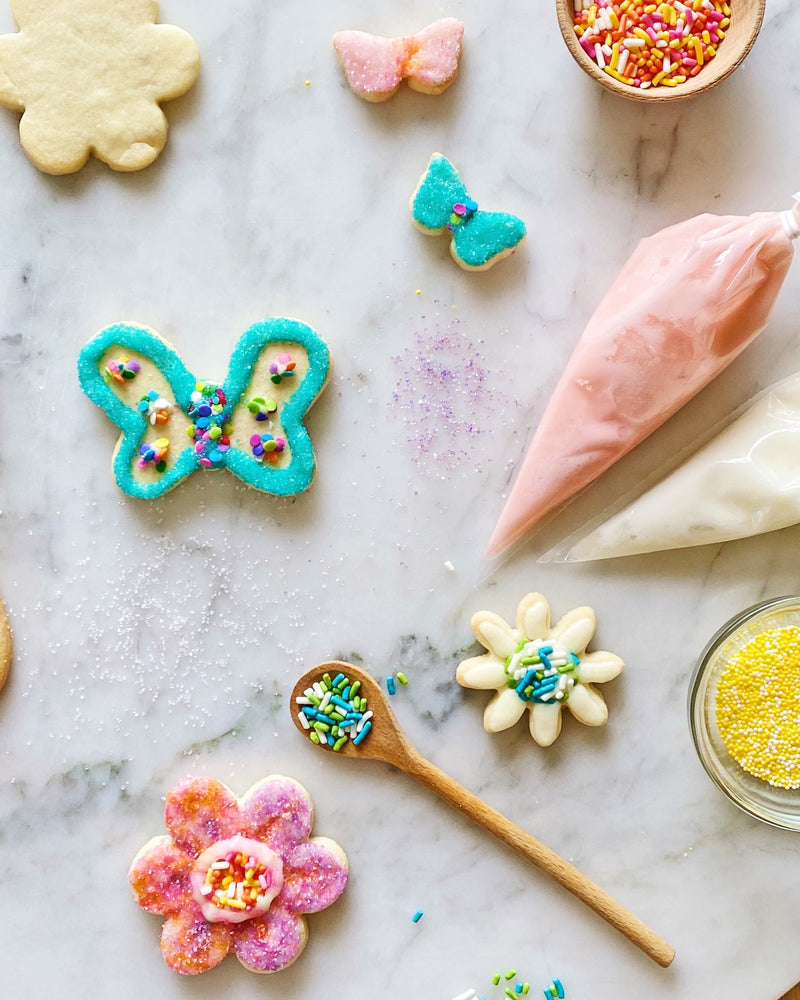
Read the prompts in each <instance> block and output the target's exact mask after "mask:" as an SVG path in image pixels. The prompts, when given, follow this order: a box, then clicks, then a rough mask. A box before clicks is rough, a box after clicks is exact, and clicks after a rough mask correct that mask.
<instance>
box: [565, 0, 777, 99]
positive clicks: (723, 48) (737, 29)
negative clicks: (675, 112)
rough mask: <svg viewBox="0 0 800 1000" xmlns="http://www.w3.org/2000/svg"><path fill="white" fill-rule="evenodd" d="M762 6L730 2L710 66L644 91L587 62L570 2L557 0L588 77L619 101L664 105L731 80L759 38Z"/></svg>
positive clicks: (754, 0) (753, 0)
mask: <svg viewBox="0 0 800 1000" xmlns="http://www.w3.org/2000/svg"><path fill="white" fill-rule="evenodd" d="M765 2H766V0H729V3H730V5H731V8H732V10H731V23H730V25H729V26H728V30H727V31H726V33H725V37H724V38H723V39H722V41H721V42H720V43H719V47H718V48H717V54H716V56H715V57H714V58H713V59H712V60H711V62H709V63H707V64H706V65H705V66H704V67H703V68H702V69H701V70H700V72H699V73H698V74H697V75H696V76H692V77H689V79H688V80H687V81H686V82H685V83H679V84H678V85H677V86H676V87H649V88H648V89H647V90H640V89H639V88H638V87H629V86H627V85H626V84H624V83H620V82H619V80H615V79H614V77H613V76H610V75H609V74H608V73H604V72H603V70H602V69H600V67H599V66H598V65H597V63H596V62H595V61H594V60H593V59H590V58H589V56H588V55H587V54H586V52H585V51H584V50H583V48H581V45H580V43H579V42H578V36H577V35H576V34H575V28H574V6H573V0H556V11H557V13H558V24H559V27H560V28H561V34H562V36H563V38H564V41H565V42H566V43H567V48H568V49H569V50H570V52H571V53H572V57H573V59H574V60H575V62H577V64H578V65H579V66H580V68H581V69H582V70H583V71H584V73H588V75H589V76H590V77H591V78H592V79H593V80H596V81H597V83H599V84H600V85H601V86H602V87H605V88H606V90H610V91H611V92H612V93H614V94H619V95H620V96H621V97H627V98H629V99H630V100H634V101H656V102H659V101H661V102H666V101H679V100H681V98H684V97H691V96H693V95H694V94H702V93H703V91H705V90H710V89H711V88H712V87H714V86H716V85H717V84H718V83H719V82H720V80H724V79H725V77H726V76H730V74H731V73H732V72H733V71H734V70H735V69H736V67H737V66H739V64H740V63H742V62H743V61H744V58H745V56H746V55H747V53H748V52H749V51H750V49H751V48H752V46H753V42H755V40H756V38H757V37H758V33H759V31H760V30H761V22H762V21H763V20H764V6H765Z"/></svg>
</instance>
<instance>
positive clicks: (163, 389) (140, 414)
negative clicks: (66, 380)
mask: <svg viewBox="0 0 800 1000" xmlns="http://www.w3.org/2000/svg"><path fill="white" fill-rule="evenodd" d="M78 377H79V380H80V384H81V388H82V389H83V391H84V392H85V393H86V395H87V396H88V397H89V399H91V400H92V402H93V403H96V404H97V406H99V407H100V408H101V409H102V410H104V411H105V413H106V415H107V416H108V417H109V419H110V420H111V421H112V422H113V423H114V424H116V426H117V427H118V428H119V429H120V431H121V434H120V438H119V441H118V442H117V447H116V449H115V451H114V456H113V471H114V478H115V479H116V481H117V484H118V486H119V487H120V489H121V490H123V491H124V492H125V493H127V494H128V495H129V496H133V497H138V498H140V499H153V498H155V497H160V496H163V494H164V493H166V492H167V491H168V490H171V489H172V488H173V487H174V486H177V484H178V483H179V482H181V480H183V479H185V478H186V477H187V476H188V475H189V474H190V473H191V472H192V471H193V470H194V469H196V468H197V465H198V462H197V459H196V457H195V452H194V448H193V447H192V445H191V441H190V438H189V436H188V435H187V430H188V429H190V428H191V426H192V421H191V420H190V419H189V417H188V416H187V411H188V408H189V405H190V402H191V394H192V392H193V391H194V389H195V378H194V376H193V375H192V374H191V373H190V372H189V371H188V370H187V369H186V367H185V366H184V364H183V362H182V361H181V359H180V358H179V357H178V355H177V354H176V352H175V351H174V349H173V348H172V347H171V346H170V345H169V344H168V343H167V342H166V341H165V340H163V339H162V338H161V337H159V336H158V334H156V333H153V331H152V330H148V329H147V328H146V327H142V326H137V325H135V324H131V323H117V324H115V325H113V326H109V327H106V328H105V329H104V330H101V331H100V333H99V334H98V335H97V336H96V337H95V338H94V339H93V340H91V341H90V342H89V343H88V344H87V345H86V346H85V347H84V348H83V350H82V351H81V353H80V357H79V359H78Z"/></svg>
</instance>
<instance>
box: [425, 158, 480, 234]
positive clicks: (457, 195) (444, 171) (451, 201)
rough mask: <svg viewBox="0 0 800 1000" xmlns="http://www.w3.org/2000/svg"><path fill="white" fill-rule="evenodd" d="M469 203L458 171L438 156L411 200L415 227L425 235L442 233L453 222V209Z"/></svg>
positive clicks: (445, 159)
mask: <svg viewBox="0 0 800 1000" xmlns="http://www.w3.org/2000/svg"><path fill="white" fill-rule="evenodd" d="M468 200H469V196H468V195H467V189H466V188H465V187H464V185H463V183H462V181H461V178H460V177H459V176H458V171H457V170H456V168H455V167H454V166H453V164H452V163H451V162H450V161H449V160H448V159H447V157H446V156H442V154H441V153H434V154H433V156H432V157H431V159H430V163H429V164H428V169H427V170H426V171H425V173H424V174H423V175H422V177H421V178H420V181H419V184H418V185H417V189H416V191H415V192H414V194H413V195H412V196H411V217H412V219H413V220H414V225H415V226H417V228H418V229H421V230H422V231H423V232H424V233H440V232H441V231H442V230H443V229H444V228H445V226H447V224H448V222H449V221H450V216H451V215H452V214H453V205H456V204H458V203H459V202H466V201H468Z"/></svg>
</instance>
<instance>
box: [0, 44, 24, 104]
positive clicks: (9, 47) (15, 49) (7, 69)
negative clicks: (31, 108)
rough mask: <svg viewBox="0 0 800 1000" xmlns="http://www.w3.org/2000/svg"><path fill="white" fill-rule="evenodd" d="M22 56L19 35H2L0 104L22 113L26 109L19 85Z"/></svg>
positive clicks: (0, 49)
mask: <svg viewBox="0 0 800 1000" xmlns="http://www.w3.org/2000/svg"><path fill="white" fill-rule="evenodd" d="M21 55H22V46H21V45H20V37H19V35H0V104H2V105H4V106H5V107H7V108H11V110H12V111H22V110H24V108H25V102H24V101H23V98H22V92H21V91H20V89H19V86H18V83H17V81H18V80H19V75H20V56H21Z"/></svg>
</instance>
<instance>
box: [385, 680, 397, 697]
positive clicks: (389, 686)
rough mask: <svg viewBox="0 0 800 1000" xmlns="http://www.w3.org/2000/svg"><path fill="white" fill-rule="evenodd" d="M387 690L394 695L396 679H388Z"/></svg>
mask: <svg viewBox="0 0 800 1000" xmlns="http://www.w3.org/2000/svg"><path fill="white" fill-rule="evenodd" d="M386 690H387V691H388V692H389V694H394V692H395V686H394V677H391V676H390V677H387V678H386Z"/></svg>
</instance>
